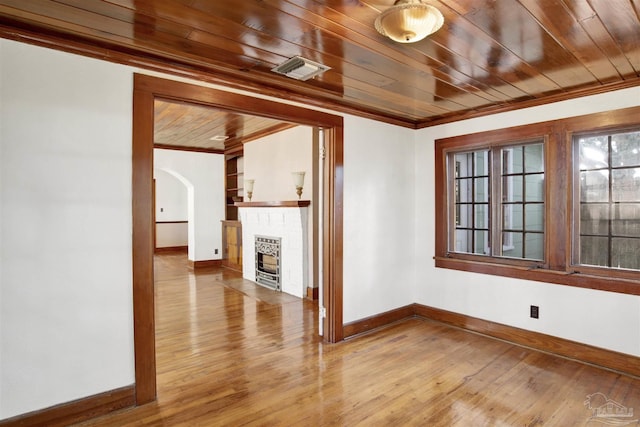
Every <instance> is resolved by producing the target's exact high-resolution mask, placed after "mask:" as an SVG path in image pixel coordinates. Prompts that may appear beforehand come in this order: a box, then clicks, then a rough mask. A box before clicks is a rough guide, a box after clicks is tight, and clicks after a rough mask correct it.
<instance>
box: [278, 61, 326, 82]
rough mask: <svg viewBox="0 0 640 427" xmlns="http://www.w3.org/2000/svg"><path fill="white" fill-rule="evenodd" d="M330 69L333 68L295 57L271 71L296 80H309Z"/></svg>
mask: <svg viewBox="0 0 640 427" xmlns="http://www.w3.org/2000/svg"><path fill="white" fill-rule="evenodd" d="M330 69H331V67H327V66H326V65H322V64H319V63H317V62H313V61H311V60H310V59H306V58H303V57H301V56H294V57H293V58H291V59H289V60H287V61H285V62H283V63H282V64H280V65H278V66H277V67H275V68H272V69H271V71H273V72H275V73H278V74H282V75H284V76H287V77H291V78H292V79H296V80H309V79H310V78H311V77H315V76H317V75H318V74H322V73H324V72H325V71H327V70H330Z"/></svg>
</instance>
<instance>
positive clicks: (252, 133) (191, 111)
mask: <svg viewBox="0 0 640 427" xmlns="http://www.w3.org/2000/svg"><path fill="white" fill-rule="evenodd" d="M154 113H155V114H154V115H155V117H154V145H155V147H156V148H179V149H186V150H196V151H209V152H220V153H221V152H224V151H227V152H228V151H229V150H233V149H234V148H236V147H239V146H240V145H241V144H243V143H246V142H249V141H253V140H255V139H258V138H262V137H265V136H267V135H270V134H273V133H277V132H281V131H283V130H285V129H289V128H291V127H293V126H295V125H293V124H291V123H287V122H281V121H278V120H273V119H269V118H265V117H258V116H250V115H246V114H238V113H232V112H229V111H224V110H220V109H217V108H212V107H207V106H202V105H196V104H187V103H184V102H177V101H169V100H162V99H156V100H155V102H154Z"/></svg>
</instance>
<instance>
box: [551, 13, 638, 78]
mask: <svg viewBox="0 0 640 427" xmlns="http://www.w3.org/2000/svg"><path fill="white" fill-rule="evenodd" d="M560 1H562V4H563V5H564V7H565V8H567V10H569V11H570V13H571V14H572V15H573V16H574V17H575V19H576V20H577V21H578V23H579V24H580V26H581V27H582V28H583V29H584V31H585V32H586V33H587V34H589V37H590V38H591V39H592V40H593V42H594V44H595V45H596V46H598V48H599V49H600V51H601V52H603V54H604V53H605V52H608V54H606V56H607V58H608V59H609V61H610V62H611V63H612V64H613V66H614V67H616V69H617V70H618V73H620V75H621V76H622V78H623V79H626V78H629V76H633V77H636V71H635V70H634V68H633V66H632V65H631V63H630V62H629V60H628V59H627V57H626V55H625V54H624V52H623V51H622V49H621V48H620V46H618V44H617V43H616V42H615V40H614V39H613V37H612V36H611V34H610V33H609V31H608V30H607V28H606V27H605V25H604V23H603V22H602V21H601V20H600V19H598V17H597V12H596V11H595V10H594V9H593V8H592V7H591V5H590V4H589V3H588V2H573V1H570V2H567V0H560ZM613 52H615V53H616V54H613Z"/></svg>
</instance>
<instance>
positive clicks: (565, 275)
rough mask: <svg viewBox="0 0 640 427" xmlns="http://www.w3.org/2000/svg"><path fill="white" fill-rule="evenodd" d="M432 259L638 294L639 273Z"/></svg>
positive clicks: (473, 268) (441, 263) (442, 264)
mask: <svg viewBox="0 0 640 427" xmlns="http://www.w3.org/2000/svg"><path fill="white" fill-rule="evenodd" d="M434 259H435V262H436V267H438V268H447V269H450V270H459V271H468V272H473V273H480V274H490V275H493V276H503V277H512V278H516V279H523V280H533V281H536V282H546V283H555V284H560V285H566V286H575V287H578V288H587V289H597V290H601V291H609V292H617V293H621V294H630V295H640V273H638V279H628V278H616V277H611V276H610V275H608V276H606V277H604V276H597V275H593V274H585V273H577V272H566V271H557V270H547V269H544V268H535V267H522V266H514V265H504V264H497V263H491V262H479V261H471V260H466V259H464V260H463V259H456V258H450V257H434ZM609 274H610V272H609Z"/></svg>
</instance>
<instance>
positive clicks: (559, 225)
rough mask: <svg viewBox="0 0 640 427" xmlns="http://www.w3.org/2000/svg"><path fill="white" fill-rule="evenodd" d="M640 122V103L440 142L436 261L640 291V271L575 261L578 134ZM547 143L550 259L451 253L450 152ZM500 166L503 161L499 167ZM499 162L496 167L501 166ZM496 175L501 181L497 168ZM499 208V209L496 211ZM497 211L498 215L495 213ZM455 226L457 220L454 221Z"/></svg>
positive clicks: (571, 283) (469, 268)
mask: <svg viewBox="0 0 640 427" xmlns="http://www.w3.org/2000/svg"><path fill="white" fill-rule="evenodd" d="M638 126H640V107H631V108H625V109H620V110H615V111H607V112H603V113H595V114H588V115H584V116H577V117H572V118H567V119H560V120H554V121H548V122H541V123H535V124H531V125H524V126H517V127H512V128H505V129H498V130H493V131H488V132H482V133H476V134H469V135H461V136H456V137H451V138H444V139H439V140H436V142H435V188H436V190H435V206H436V212H435V213H436V215H435V229H436V233H435V243H436V244H435V246H436V247H435V257H434V259H435V265H436V267H438V268H448V269H453V270H460V271H469V272H475V273H482V274H490V275H496V276H504V277H513V278H519V279H525V280H534V281H540V282H546V283H554V284H562V285H567V286H575V287H581V288H589V289H599V290H605V291H611V292H618V293H624V294H632V295H640V271H629V270H618V269H612V268H606V267H591V266H582V265H580V266H578V265H575V264H574V263H573V256H572V253H573V245H575V244H576V240H575V238H574V230H575V228H574V223H575V221H576V216H575V215H576V213H575V209H574V201H577V202H578V203H579V199H576V196H577V194H576V193H575V185H574V178H575V175H576V173H579V171H577V169H578V168H574V167H573V164H574V151H573V136H574V135H576V134H584V133H596V132H607V131H619V130H625V129H629V128H631V127H638ZM534 139H543V141H544V161H545V218H546V220H545V247H544V260H543V261H541V262H536V261H532V260H526V259H525V260H520V259H514V258H502V257H493V256H485V255H474V254H463V253H455V252H449V242H450V241H449V238H450V231H449V230H450V228H451V225H450V221H451V217H452V213H450V207H449V197H450V194H449V185H448V182H449V181H448V179H449V176H448V174H449V172H448V166H447V157H448V154H449V153H452V152H460V151H469V150H477V149H481V148H496V147H500V146H509V145H517V144H521V143H523V142H525V143H526V142H528V141H531V140H534ZM497 166H499V165H497ZM497 166H496V165H493V167H497ZM492 173H493V174H494V177H493V178H492V179H500V178H499V176H496V175H495V171H492ZM492 211H493V209H492ZM492 215H495V213H492ZM454 226H455V224H454Z"/></svg>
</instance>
